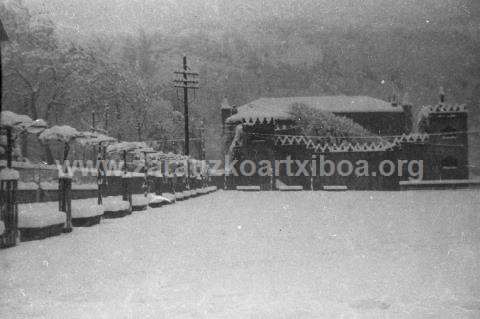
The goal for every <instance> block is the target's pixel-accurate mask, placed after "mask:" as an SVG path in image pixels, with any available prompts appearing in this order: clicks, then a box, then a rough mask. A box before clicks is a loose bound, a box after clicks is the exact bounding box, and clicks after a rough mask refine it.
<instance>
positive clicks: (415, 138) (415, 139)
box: [393, 134, 429, 145]
mask: <svg viewBox="0 0 480 319" xmlns="http://www.w3.org/2000/svg"><path fill="white" fill-rule="evenodd" d="M428 138H429V135H428V134H408V135H407V134H403V135H402V136H397V137H395V139H394V140H393V143H394V144H396V145H399V144H401V143H425V142H426V141H427V140H428Z"/></svg>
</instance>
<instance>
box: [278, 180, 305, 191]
mask: <svg viewBox="0 0 480 319" xmlns="http://www.w3.org/2000/svg"><path fill="white" fill-rule="evenodd" d="M275 187H276V188H277V189H278V190H279V191H303V186H301V185H287V184H285V183H284V182H282V181H281V180H279V179H276V180H275Z"/></svg>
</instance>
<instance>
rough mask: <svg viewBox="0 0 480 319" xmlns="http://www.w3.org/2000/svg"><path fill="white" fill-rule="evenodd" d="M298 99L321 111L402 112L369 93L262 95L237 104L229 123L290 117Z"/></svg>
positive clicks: (298, 101) (286, 118)
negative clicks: (270, 96)
mask: <svg viewBox="0 0 480 319" xmlns="http://www.w3.org/2000/svg"><path fill="white" fill-rule="evenodd" d="M296 103H299V104H305V105H306V106H310V107H313V108H315V109H318V110H320V111H325V112H332V113H337V114H341V113H370V112H385V113H402V112H403V109H402V108H401V107H393V106H392V105H391V104H390V103H388V102H386V101H382V100H379V99H375V98H372V97H368V96H345V95H338V96H312V97H282V98H261V99H258V100H255V101H253V102H250V103H248V104H245V105H242V106H240V107H238V108H237V110H238V112H237V113H236V114H235V115H232V116H231V117H229V118H228V119H227V123H235V122H255V121H257V120H258V121H261V122H263V121H265V120H266V121H270V120H272V119H275V120H288V119H291V118H292V115H291V113H290V111H291V108H292V105H294V104H296Z"/></svg>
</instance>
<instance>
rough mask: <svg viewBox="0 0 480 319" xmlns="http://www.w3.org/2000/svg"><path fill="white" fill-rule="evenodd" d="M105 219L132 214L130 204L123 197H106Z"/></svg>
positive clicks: (104, 205) (104, 206) (104, 203)
mask: <svg viewBox="0 0 480 319" xmlns="http://www.w3.org/2000/svg"><path fill="white" fill-rule="evenodd" d="M102 201H103V218H120V217H125V216H127V215H130V214H131V213H132V210H131V207H130V203H129V202H128V201H124V200H122V197H121V196H109V197H104V198H103V199H102Z"/></svg>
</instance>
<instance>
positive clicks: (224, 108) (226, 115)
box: [220, 97, 236, 127]
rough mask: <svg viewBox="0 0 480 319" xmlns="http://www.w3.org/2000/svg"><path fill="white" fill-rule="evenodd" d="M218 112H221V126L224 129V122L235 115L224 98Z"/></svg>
mask: <svg viewBox="0 0 480 319" xmlns="http://www.w3.org/2000/svg"><path fill="white" fill-rule="evenodd" d="M220 111H221V112H222V124H223V126H224V127H225V122H226V121H227V119H228V118H229V117H230V116H232V115H233V114H235V113H236V112H235V109H234V108H233V107H232V106H231V105H230V104H229V103H228V100H227V98H226V97H225V98H224V99H223V101H222V104H221V107H220Z"/></svg>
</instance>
